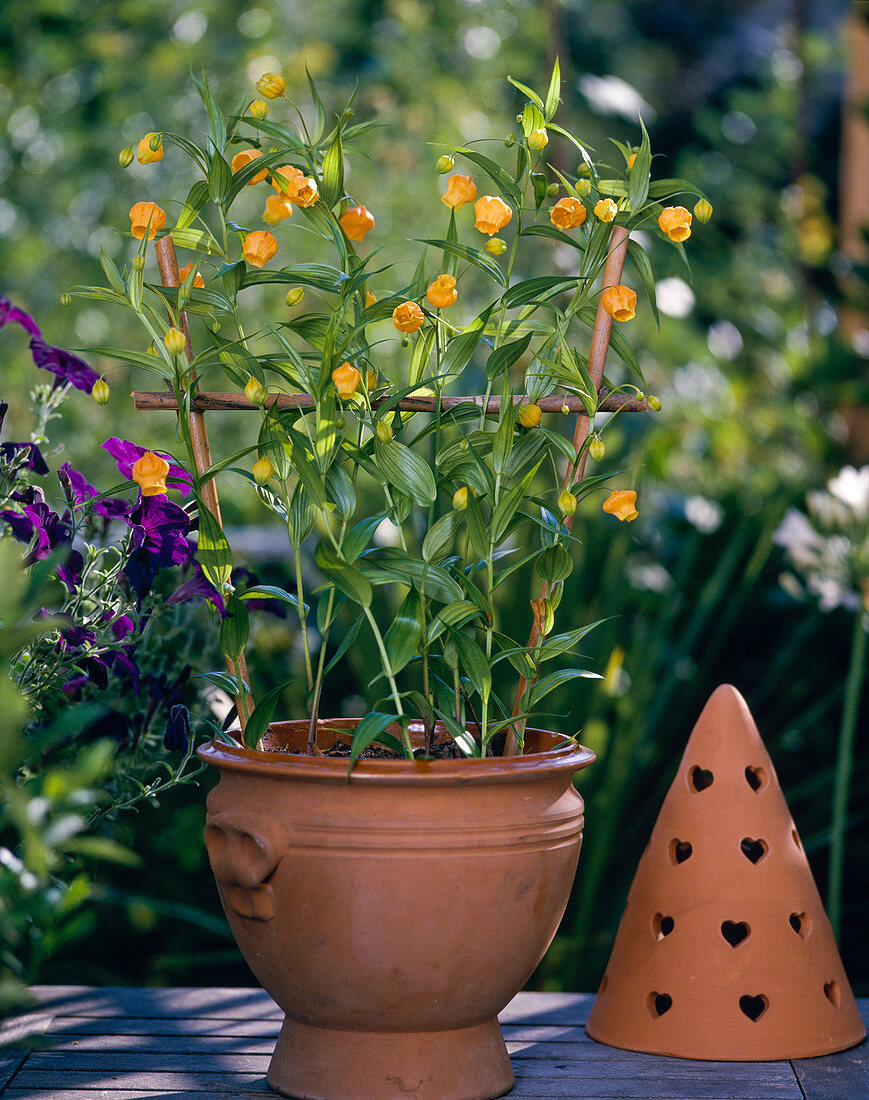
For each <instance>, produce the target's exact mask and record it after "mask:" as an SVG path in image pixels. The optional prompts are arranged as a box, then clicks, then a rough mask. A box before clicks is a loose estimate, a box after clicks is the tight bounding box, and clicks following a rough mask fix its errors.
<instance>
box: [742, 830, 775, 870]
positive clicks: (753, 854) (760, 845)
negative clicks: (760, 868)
mask: <svg viewBox="0 0 869 1100" xmlns="http://www.w3.org/2000/svg"><path fill="white" fill-rule="evenodd" d="M739 847H740V848H741V849H742V854H743V855H744V856H745V858H746V859H748V860H751V862H752V863H760V861H761V860H762V859H763V857H764V856H765V855H766V853H767V852H768V851H769V845H768V844H767V842H766V841H765V840H754V839H753V838H752V837H750V836H747V837H744V838H743V839H742V840H741V841H740V843H739Z"/></svg>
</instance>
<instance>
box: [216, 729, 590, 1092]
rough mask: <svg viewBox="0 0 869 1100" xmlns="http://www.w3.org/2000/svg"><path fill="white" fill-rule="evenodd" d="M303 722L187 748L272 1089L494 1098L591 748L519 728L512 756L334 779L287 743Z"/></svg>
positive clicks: (507, 1080) (342, 763)
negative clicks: (253, 743) (262, 1017)
mask: <svg viewBox="0 0 869 1100" xmlns="http://www.w3.org/2000/svg"><path fill="white" fill-rule="evenodd" d="M320 725H321V730H324V731H325V730H328V731H335V730H344V731H346V730H350V729H352V727H353V725H354V723H353V721H352V720H337V721H322V722H321V724H320ZM306 732H307V723H306V722H286V723H277V724H275V725H273V726H272V727H271V728H270V730H269V734H268V740H267V742H266V746H265V747H266V748H269V747H271V748H275V747H279V748H284V749H286V750H287V751H283V752H282V751H277V752H275V751H272V752H268V751H253V750H248V749H236V748H231V747H229V746H226V745H224V744H220V743H216V742H212V743H211V744H210V745H207V746H205V747H203V748H202V749H200V750H199V754H200V756H201V757H202V758H203V760H206V761H208V762H209V763H211V764H214V765H215V766H216V767H218V768H219V769H220V783H219V784H218V786H217V787H216V788H215V789H214V790H213V791H212V792H211V794H210V795H209V798H208V817H207V820H206V826H205V839H206V845H207V847H208V854H209V858H210V860H211V866H212V870H213V871H214V875H215V878H216V879H217V884H218V889H219V891H220V897H221V901H222V902H223V906H224V909H225V910H226V915H227V919H228V920H229V923H230V926H231V927H232V931H233V933H234V935H235V938H236V940H237V941H238V945H239V947H240V948H241V951H242V953H243V955H244V957H245V959H246V960H247V962H248V965H249V966H250V968H251V969H252V970H253V972H254V974H255V975H256V976H257V978H258V979H259V981H260V982H261V983H262V985H263V987H264V988H265V989H266V990H267V991H268V992H269V993H270V994H271V996H272V997H274V999H275V1000H276V1001H277V1003H278V1004H279V1005H280V1007H281V1008H282V1009H283V1011H284V1012H285V1013H286V1019H285V1021H284V1025H283V1029H282V1031H281V1034H280V1037H279V1039H278V1043H277V1046H276V1048H275V1053H274V1055H273V1057H272V1061H271V1065H270V1067H269V1072H268V1081H269V1084H270V1085H271V1086H272V1088H274V1089H276V1090H277V1091H278V1092H281V1093H283V1094H284V1095H286V1096H293V1097H302V1098H308V1100H399V1098H400V1100H408V1098H410V1097H413V1098H414V1100H485V1098H489V1097H495V1096H502V1095H503V1094H504V1093H505V1092H507V1091H508V1090H509V1089H510V1087H511V1086H512V1084H513V1080H514V1078H513V1071H512V1068H511V1065H510V1060H509V1058H508V1056H507V1052H506V1048H505V1046H504V1040H503V1038H502V1036H501V1032H500V1029H499V1027H498V1022H497V1018H496V1017H497V1014H498V1012H500V1011H501V1009H502V1008H504V1006H505V1005H506V1004H507V1003H508V1002H509V1001H510V1000H511V998H512V997H513V996H514V995H515V994H516V993H517V992H518V991H519V989H521V988H522V986H523V984H524V983H525V982H526V981H527V980H528V978H529V977H530V976H531V974H532V972H533V971H534V968H535V967H536V966H537V964H538V963H539V962H540V959H541V958H542V957H543V954H544V952H545V951H546V948H547V947H548V946H549V944H550V942H551V941H552V938H553V936H554V935H555V931H556V929H557V927H558V924H559V921H560V920H561V917H562V915H563V913H564V908H565V905H566V904H567V898H568V894H569V892H570V887H571V884H572V882H573V877H574V873H575V871H576V863H577V859H578V858H579V849H580V844H581V841H582V826H583V803H582V799H581V798H580V797H579V795H578V794H577V793H576V791H575V790H574V789H573V787H572V785H571V778H572V776H573V774H574V772H576V771H578V770H579V769H580V768H584V767H586V766H587V765H588V764H590V763H591V762H592V760H594V754H593V753H592V752H591V751H590V750H589V749H585V748H582V747H581V746H578V745H577V744H576V743H575V742H573V741H571V740H569V739H567V738H564V737H561V736H559V735H557V734H551V733H545V732H542V731H538V730H528V731H527V739H526V747H527V749H528V750H529V751H528V752H527V753H526V755H524V756H522V757H514V758H510V759H506V760H505V759H499V758H496V759H486V760H442V761H435V762H430V763H423V762H418V761H408V760H365V761H362V762H360V763H358V764H357V765H356V767H355V769H354V770H353V773H352V776H351V777H350V780H349V782H348V779H347V774H348V767H347V760H346V759H340V758H339V759H336V758H332V757H322V756H298V755H296V756H294V755H290V752H291V751H292V749H294V748H301V747H302V746H303V745H304V738H305V735H306ZM419 733H420V731H419V730H413V729H412V735H414V736H418V735H419ZM321 736H322V737H323V741H324V742H325V743H327V744H329V743H331V742H332V741H333V740H334V734H333V733H331V732H330V733H328V734H327V733H325V732H324V733H323V734H322V735H321ZM345 736H346V735H345ZM327 737H328V740H327Z"/></svg>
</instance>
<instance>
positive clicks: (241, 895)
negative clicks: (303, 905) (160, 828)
mask: <svg viewBox="0 0 869 1100" xmlns="http://www.w3.org/2000/svg"><path fill="white" fill-rule="evenodd" d="M205 847H206V848H207V849H208V859H209V861H210V863H211V870H212V871H213V872H214V877H215V879H217V885H218V886H219V887H220V892H221V894H222V895H223V898H224V900H225V901H226V903H227V905H228V906H229V907H230V908H231V909H232V910H233V912H235V913H237V914H238V916H240V917H246V918H247V919H248V920H260V921H267V920H271V919H272V917H273V916H274V915H275V902H274V890H273V888H272V885H271V882H270V879H271V877H272V875H273V874H274V872H275V870H276V868H277V866H278V864H279V863H280V861H281V859H282V858H283V855H284V849H285V847H286V844H285V839H284V837H283V835H282V834H281V833H279V832H278V830H277V829H276V828H275V827H274V826H273V825H271V824H270V823H269V822H267V821H263V819H262V818H261V817H259V816H258V815H255V814H243V813H242V814H240V813H236V812H227V813H209V814H208V816H207V817H206V820H205Z"/></svg>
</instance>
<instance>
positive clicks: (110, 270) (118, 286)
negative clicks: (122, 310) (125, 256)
mask: <svg viewBox="0 0 869 1100" xmlns="http://www.w3.org/2000/svg"><path fill="white" fill-rule="evenodd" d="M100 266H101V267H102V269H103V271H104V272H105V275H106V278H107V279H108V281H109V286H110V287H111V288H112V290H116V291H117V292H118V294H123V295H124V296H126V293H127V284H126V283H125V282H124V279H123V276H122V275H121V273H120V271H118V268H117V266H116V264H115V261H114V260H113V259H111V257H110V256H109V255H108V253H106V252H105V251H104V250H103V249H102V248H101V249H100Z"/></svg>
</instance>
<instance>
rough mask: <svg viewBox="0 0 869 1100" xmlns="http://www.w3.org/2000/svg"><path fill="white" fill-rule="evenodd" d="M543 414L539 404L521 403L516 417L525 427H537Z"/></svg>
mask: <svg viewBox="0 0 869 1100" xmlns="http://www.w3.org/2000/svg"><path fill="white" fill-rule="evenodd" d="M542 415H543V412H542V410H541V408H540V406H539V405H534V404H531V405H520V406H519V408H518V410H517V412H516V419H517V420H518V421H519V423H520V424H521V425H522V427H523V428H536V427H537V425H538V424H539V423H540V417H541V416H542Z"/></svg>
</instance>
